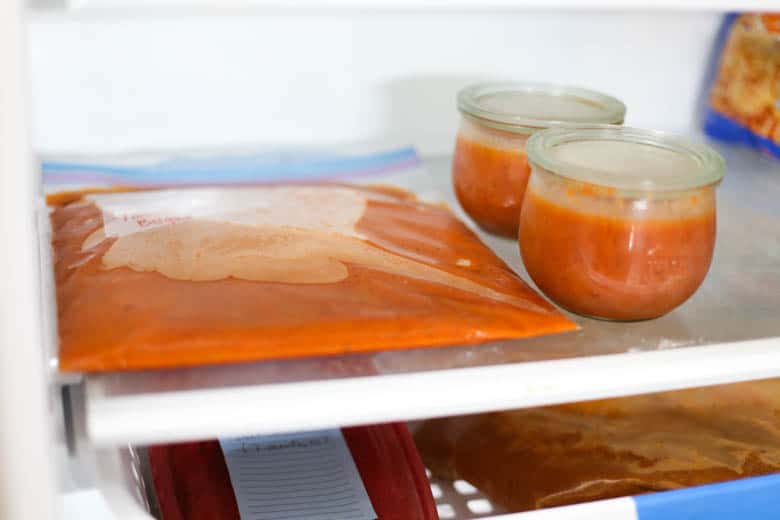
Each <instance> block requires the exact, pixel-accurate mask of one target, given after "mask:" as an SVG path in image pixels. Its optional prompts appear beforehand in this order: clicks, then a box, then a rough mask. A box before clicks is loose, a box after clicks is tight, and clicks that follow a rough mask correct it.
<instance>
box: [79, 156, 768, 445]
mask: <svg viewBox="0 0 780 520" xmlns="http://www.w3.org/2000/svg"><path fill="white" fill-rule="evenodd" d="M722 152H723V153H724V155H725V156H726V159H727V162H728V164H729V169H728V173H727V176H726V179H725V181H724V183H723V186H722V188H721V189H720V191H719V209H718V212H719V213H718V217H719V234H718V243H717V246H716V254H715V259H714V263H713V266H712V270H711V272H710V274H709V276H708V278H707V280H706V281H705V283H704V285H703V286H702V287H701V289H700V290H699V291H698V292H697V294H696V295H695V296H694V297H693V298H692V299H691V300H690V301H688V302H687V303H686V304H684V305H683V306H682V307H680V308H679V309H677V310H675V311H674V312H672V313H670V314H669V315H667V316H665V317H663V318H660V319H657V320H652V321H646V322H639V323H609V322H603V321H595V320H589V319H586V318H581V317H576V316H573V317H572V318H573V319H574V320H575V321H577V322H578V323H579V324H580V325H581V326H582V330H581V331H578V332H576V333H566V334H559V335H554V336H547V337H543V338H537V339H531V340H518V341H503V342H494V343H488V344H483V345H476V346H464V347H448V348H433V349H416V350H409V351H396V352H384V353H377V354H367V355H351V356H340V357H329V358H315V359H304V360H293V361H278V362H265V363H249V364H242V365H228V366H215V367H201V368H189V369H181V370H167V371H143V372H125V373H115V374H103V375H90V376H88V377H87V378H86V390H87V399H86V416H87V432H88V436H89V437H90V439H91V440H92V441H93V442H94V443H96V444H97V445H100V446H106V445H119V444H123V443H137V444H145V443H152V442H171V441H182V440H189V439H200V438H211V437H215V436H220V435H242V434H249V433H253V434H259V433H273V432H282V431H297V430H309V429H317V428H327V427H336V426H348V425H356V424H368V423H375V422H387V421H394V420H410V419H420V418H427V417H435V416H444V415H458V414H465V413H473V412H482V411H489V410H501V409H511V408H520V407H528V406H539V405H548V404H555V403H562V402H571V401H578V400H585V399H594V398H605V397H617V396H623V395H631V394H637V393H646V392H656V391H663V390H672V389H679V388H686V387H693V386H705V385H712V384H721V383H728V382H737V381H744V380H750V379H762V378H769V377H775V376H780V204H778V202H777V201H778V200H780V162H777V161H773V160H771V159H769V158H765V157H761V156H760V155H758V154H755V153H753V152H750V151H748V150H740V149H728V148H722ZM449 164H450V163H449V159H448V158H434V159H431V160H429V161H427V167H428V169H429V170H430V171H431V172H432V174H433V175H434V176H435V178H436V180H437V183H438V184H439V185H440V187H441V188H442V190H444V191H445V192H446V193H447V194H448V196H449V197H450V200H451V201H452V194H451V189H450V187H449ZM483 238H484V239H485V241H486V242H487V243H488V244H490V245H491V247H493V248H494V249H495V250H496V251H497V252H498V253H499V254H500V255H501V256H503V257H504V258H505V259H506V260H507V261H508V262H509V263H510V264H511V265H513V266H514V267H515V268H516V269H518V271H519V272H521V273H522V274H523V276H524V277H525V278H526V279H528V277H527V275H525V273H524V271H523V270H522V266H521V265H520V260H519V255H518V254H517V252H516V247H517V245H516V243H515V242H513V241H510V240H502V239H496V238H491V237H483Z"/></svg>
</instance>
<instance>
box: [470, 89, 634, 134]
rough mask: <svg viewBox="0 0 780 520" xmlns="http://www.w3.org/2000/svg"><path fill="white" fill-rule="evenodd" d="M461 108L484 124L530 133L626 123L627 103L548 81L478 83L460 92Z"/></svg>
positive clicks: (510, 130)
mask: <svg viewBox="0 0 780 520" xmlns="http://www.w3.org/2000/svg"><path fill="white" fill-rule="evenodd" d="M458 110H460V111H461V112H462V113H463V114H465V115H468V116H470V117H473V118H475V119H477V120H479V122H480V123H482V124H484V125H486V126H490V127H493V128H498V129H500V130H506V131H509V132H515V133H522V134H530V133H533V132H535V131H537V130H539V129H543V128H549V127H553V126H567V125H572V124H579V125H581V124H593V123H616V124H620V123H622V122H623V118H624V117H625V115H626V106H625V105H624V104H623V103H622V102H621V101H619V100H617V99H615V98H613V97H612V96H608V95H606V94H601V93H599V92H595V91H592V90H586V89H582V88H575V87H564V86H560V85H550V84H545V83H525V82H502V83H478V84H476V85H471V86H468V87H466V88H464V89H462V90H461V91H460V92H458Z"/></svg>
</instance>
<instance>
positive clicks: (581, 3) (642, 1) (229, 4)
mask: <svg viewBox="0 0 780 520" xmlns="http://www.w3.org/2000/svg"><path fill="white" fill-rule="evenodd" d="M31 2H32V4H31V5H32V6H33V7H40V8H51V7H70V8H72V9H84V10H89V9H106V8H117V7H119V8H133V9H139V8H141V9H143V8H150V7H165V8H171V7H178V8H181V7H190V8H191V7H208V8H210V9H225V8H236V7H241V8H244V7H260V8H270V9H280V10H301V9H317V10H320V9H361V10H372V9H394V10H395V9H400V10H421V9H441V10H463V9H468V10H482V11H484V10H486V9H528V8H543V9H556V8H558V9H576V10H578V11H582V10H590V9H602V10H603V9H620V10H626V9H642V10H658V9H669V10H706V11H715V10H718V11H746V10H777V9H778V5H777V2H775V1H773V0H676V1H675V0H656V1H649V0H488V1H480V0H295V1H285V0H223V1H222V2H219V3H218V4H217V3H215V2H209V1H207V0H141V1H139V0H31Z"/></svg>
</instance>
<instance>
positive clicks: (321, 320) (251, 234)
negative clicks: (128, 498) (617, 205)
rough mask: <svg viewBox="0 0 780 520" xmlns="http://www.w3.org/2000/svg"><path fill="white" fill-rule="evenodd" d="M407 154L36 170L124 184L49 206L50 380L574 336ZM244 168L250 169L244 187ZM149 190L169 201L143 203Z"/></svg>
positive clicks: (55, 199)
mask: <svg viewBox="0 0 780 520" xmlns="http://www.w3.org/2000/svg"><path fill="white" fill-rule="evenodd" d="M410 153H411V155H410V156H408V157H406V159H405V161H400V162H399V161H398V160H397V159H393V161H395V162H392V161H391V162H387V161H386V160H385V161H384V162H383V161H378V163H377V159H376V157H381V155H379V156H377V155H371V154H369V155H368V156H361V155H358V156H336V157H335V158H334V157H332V156H330V155H328V156H326V157H323V158H320V159H319V160H313V159H312V157H311V156H310V155H308V156H304V159H301V164H300V165H298V166H293V164H294V162H295V161H294V159H291V158H289V157H287V158H286V160H285V161H284V162H283V164H278V165H277V166H278V168H279V169H278V171H277V172H276V175H274V172H275V171H276V170H274V169H273V164H274V163H273V161H271V162H270V163H269V164H271V166H269V164H265V163H262V168H261V167H260V165H261V161H258V160H256V159H255V160H250V159H246V161H247V162H248V163H249V166H247V167H246V168H244V169H242V168H240V167H239V166H238V165H243V164H244V163H243V162H241V161H239V160H238V159H234V160H233V161H232V162H227V163H226V166H224V169H223V170H216V171H215V170H212V169H209V168H200V169H199V168H197V167H196V166H197V165H198V164H199V163H198V162H197V161H196V162H195V163H194V165H193V163H191V162H185V165H188V167H189V168H190V169H191V170H192V172H195V173H187V172H189V171H190V170H187V169H186V168H185V169H183V170H182V171H179V170H177V169H176V168H174V167H173V166H171V165H170V164H168V167H167V168H166V169H163V170H161V171H156V170H152V171H153V172H155V171H156V174H155V175H152V173H149V172H148V171H146V170H143V169H141V170H140V171H141V172H142V173H141V174H137V173H133V172H135V171H136V170H132V169H131V170H128V171H125V170H119V171H117V170H111V169H108V168H107V167H104V170H106V171H107V173H106V172H103V174H104V175H103V176H102V177H101V176H100V175H98V173H100V172H101V171H102V170H100V169H99V168H98V167H92V169H89V168H86V166H80V167H74V169H73V171H70V172H69V171H68V170H67V168H65V166H63V165H62V164H60V165H58V166H57V167H56V168H54V167H53V166H51V165H50V166H49V168H50V170H48V171H50V173H51V175H50V176H49V177H50V178H53V179H54V180H58V181H60V183H62V182H63V181H64V180H70V181H78V180H84V181H89V180H92V182H93V183H94V182H95V181H96V180H98V181H99V180H105V179H106V178H107V179H108V180H109V181H110V182H108V183H107V185H108V186H107V187H110V186H111V185H122V186H123V188H122V189H121V190H114V191H97V192H95V191H89V190H87V191H76V192H72V191H71V192H67V193H60V194H58V195H52V196H50V198H49V201H50V205H51V216H50V218H51V223H52V244H53V250H54V271H55V282H56V293H57V304H58V313H57V318H58V327H59V344H60V346H59V367H60V369H61V370H64V371H113V370H123V369H144V368H168V367H182V366H192V365H203V364H215V363H229V362H241V361H258V360H265V359H281V358H293V357H304V356H319V355H331V354H343V353H350V352H366V351H376V350H384V349H398V348H412V347H431V346H445V345H457V344H468V343H476V342H484V341H488V340H492V339H504V338H521V337H528V336H535V335H540V334H547V333H554V332H561V331H565V330H571V329H574V328H576V326H575V325H574V324H573V323H572V322H570V321H569V320H568V319H566V318H565V317H564V316H563V315H562V314H560V313H559V312H558V311H556V310H555V309H554V307H552V306H551V305H550V304H549V303H547V302H546V301H545V300H544V299H542V298H541V297H540V296H539V295H538V294H536V293H535V292H534V291H533V290H532V289H531V288H529V287H528V286H527V285H526V284H525V283H524V282H523V281H522V280H521V279H520V277H519V276H518V275H517V274H515V273H514V272H513V271H512V270H511V269H510V268H509V267H508V266H507V265H506V264H505V263H504V262H503V261H501V260H500V259H499V258H498V257H497V256H496V255H495V254H494V253H493V252H492V251H491V250H490V249H489V248H488V247H487V246H485V245H484V244H483V243H482V242H480V240H479V238H478V237H477V236H476V235H475V234H474V233H473V232H472V231H471V230H470V229H469V228H468V227H466V226H465V225H464V224H463V223H461V222H460V221H459V220H458V219H457V218H456V217H455V216H454V215H453V214H452V213H451V212H450V210H449V209H447V208H446V207H445V206H444V205H441V204H439V203H438V202H436V201H435V200H433V197H432V194H431V191H430V189H429V185H430V179H429V177H428V176H427V174H426V173H425V172H424V171H422V170H421V169H420V168H419V165H418V162H417V159H416V156H415V155H414V153H413V151H411V152H410ZM407 155H409V154H407ZM390 156H391V157H395V156H394V155H392V154H391V155H390ZM372 157H373V159H372ZM328 165H330V166H328ZM367 165H370V166H371V167H370V168H369V167H368V166H367ZM250 166H254V167H256V168H257V171H258V172H260V173H257V174H256V175H255V176H254V177H252V172H253V171H254V170H253V169H252V167H250ZM79 168H80V169H79ZM136 168H138V166H136ZM44 171H45V172H46V171H47V170H46V167H45V169H44ZM85 171H86V172H87V173H88V175H87V174H85V173H84V172H85ZM172 171H173V172H174V173H171V172H172ZM69 175H70V177H69ZM253 179H254V180H256V181H263V184H258V183H257V182H251V181H252V180H253ZM152 180H156V182H157V183H158V184H166V185H168V186H169V187H167V188H155V189H149V188H150V187H149V183H150V182H151V181H152ZM187 180H191V181H192V180H199V182H198V183H195V182H193V183H191V184H199V183H200V181H202V182H204V183H205V182H217V181H218V182H220V183H221V184H223V185H221V186H212V185H198V186H191V185H186V184H187V182H185V181H187ZM238 182H240V183H242V185H241V186H236V185H235V184H236V183H238ZM98 184H100V183H98ZM171 185H173V187H171Z"/></svg>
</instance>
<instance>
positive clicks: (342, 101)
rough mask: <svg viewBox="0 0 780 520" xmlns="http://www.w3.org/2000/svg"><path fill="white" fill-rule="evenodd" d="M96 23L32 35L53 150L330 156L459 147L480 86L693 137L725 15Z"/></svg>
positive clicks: (406, 15)
mask: <svg viewBox="0 0 780 520" xmlns="http://www.w3.org/2000/svg"><path fill="white" fill-rule="evenodd" d="M181 13H182V11H175V10H169V11H152V12H144V11H135V12H133V11H129V12H125V11H123V12H116V11H110V10H109V11H97V12H82V13H75V14H74V15H72V16H71V17H69V18H66V17H65V16H63V15H60V14H38V15H34V16H33V17H32V19H31V22H30V53H31V56H30V58H31V64H32V68H31V69H32V80H33V87H32V88H33V100H34V103H33V114H34V119H33V122H34V125H33V126H34V144H35V147H36V149H37V150H38V151H42V152H49V153H54V152H104V151H110V152H116V151H122V150H128V149H148V148H168V147H198V146H223V145H226V146H232V145H244V144H251V143H265V144H284V145H286V144H292V145H295V144H301V143H306V144H323V145H327V144H330V143H337V142H344V141H366V140H374V139H381V138H390V139H392V140H394V141H405V142H411V143H414V144H416V145H418V146H419V148H420V149H421V151H422V152H423V153H426V154H433V153H443V152H447V151H449V150H450V149H451V146H452V139H453V136H454V132H455V129H456V125H457V119H458V115H457V112H456V109H455V101H454V96H455V92H456V91H457V90H458V88H459V87H461V86H462V85H464V84H467V83H469V82H472V81H477V80H483V79H524V80H534V81H552V82H562V83H571V84H578V85H581V86H586V87H592V88H595V89H599V90H603V91H605V92H608V93H611V94H614V95H616V96H618V97H620V98H621V99H622V100H623V101H624V102H625V103H626V104H627V106H628V116H627V121H626V123H627V124H631V125H634V126H643V127H652V128H661V129H667V130H672V131H685V130H688V129H690V127H691V126H692V125H693V124H694V117H695V116H694V114H695V106H696V103H697V99H698V97H699V95H700V91H701V84H702V79H703V74H704V70H705V67H706V64H707V61H708V59H709V56H710V53H711V49H712V43H713V39H714V36H715V33H716V31H717V28H718V26H719V23H720V20H721V15H720V14H718V13H714V12H685V11H682V12H679V11H678V12H664V11H649V12H642V11H631V12H593V11H589V12H573V11H538V10H493V11H486V12H482V11H479V12H473V11H460V12H459V11H457V10H450V11H448V10H428V11H411V12H409V11H407V12H400V11H396V12H393V11H370V12H359V11H330V12H328V11H321V12H314V11H303V12H301V11H295V10H292V11H279V10H276V11H274V10H262V9H254V10H253V9H243V10H239V11H236V10H233V11H219V10H211V11H210V10H203V9H201V10H199V11H197V12H194V13H189V14H181Z"/></svg>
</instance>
